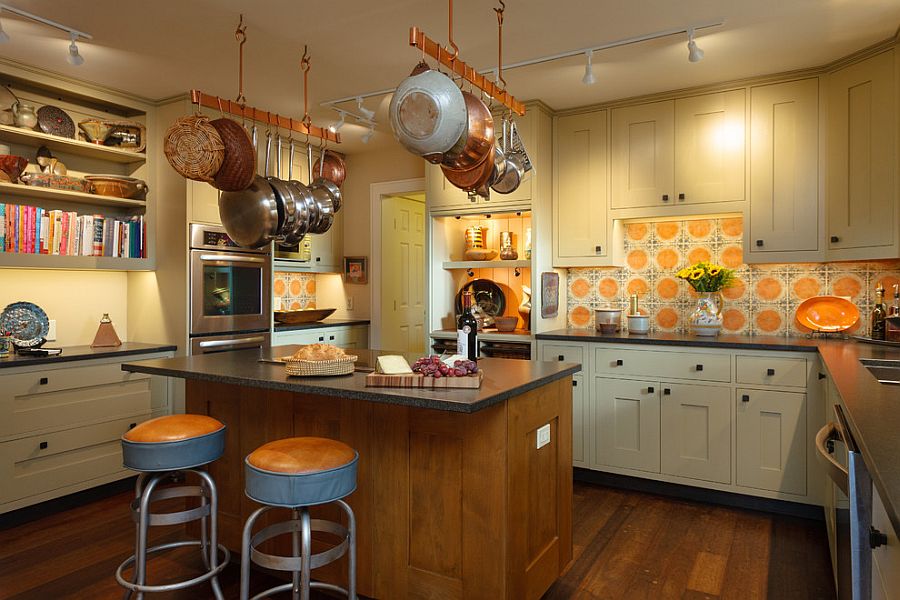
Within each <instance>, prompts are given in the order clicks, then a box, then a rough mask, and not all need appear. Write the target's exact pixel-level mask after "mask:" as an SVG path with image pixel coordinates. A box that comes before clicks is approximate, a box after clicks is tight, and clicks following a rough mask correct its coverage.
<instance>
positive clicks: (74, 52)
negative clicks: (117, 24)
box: [0, 4, 94, 66]
mask: <svg viewBox="0 0 900 600" xmlns="http://www.w3.org/2000/svg"><path fill="white" fill-rule="evenodd" d="M3 11H6V12H11V13H12V14H14V15H18V16H20V17H23V18H25V19H28V20H30V21H34V22H36V23H42V24H44V25H47V26H48V27H53V28H54V29H59V30H60V31H65V32H66V33H68V34H69V39H70V40H71V42H70V43H69V55H68V56H67V57H66V60H68V61H69V64H70V65H76V66H77V65H82V64H84V57H83V56H81V54H79V53H78V45H77V44H76V43H75V42H76V41H77V40H78V38H83V39H86V40H92V39H94V36H92V35H91V34H89V33H85V32H83V31H78V30H77V29H72V28H71V27H69V26H68V25H63V24H62V23H57V22H56V21H51V20H50V19H45V18H44V17H41V16H39V15H36V14H34V13H30V12H28V11H26V10H22V9H21V8H16V7H15V6H10V5H9V4H0V13H2V12H3ZM8 41H9V34H8V33H6V32H5V31H3V24H2V22H0V44H2V43H4V42H8Z"/></svg>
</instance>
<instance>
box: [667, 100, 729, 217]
mask: <svg viewBox="0 0 900 600" xmlns="http://www.w3.org/2000/svg"><path fill="white" fill-rule="evenodd" d="M744 113H745V110H744V90H732V91H730V92H721V93H718V94H705V95H703V96H693V97H690V98H680V99H678V100H676V101H675V190H674V191H675V194H676V198H675V200H676V202H677V203H685V204H703V203H709V202H736V201H740V200H743V199H744Z"/></svg>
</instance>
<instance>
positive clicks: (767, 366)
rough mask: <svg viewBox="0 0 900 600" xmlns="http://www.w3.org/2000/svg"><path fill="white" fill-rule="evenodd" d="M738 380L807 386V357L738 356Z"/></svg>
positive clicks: (763, 383)
mask: <svg viewBox="0 0 900 600" xmlns="http://www.w3.org/2000/svg"><path fill="white" fill-rule="evenodd" d="M736 360H737V382H738V383H746V384H750V385H782V386H790V387H806V359H805V358H785V357H780V356H775V357H770V356H738V357H736Z"/></svg>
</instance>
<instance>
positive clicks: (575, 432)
mask: <svg viewBox="0 0 900 600" xmlns="http://www.w3.org/2000/svg"><path fill="white" fill-rule="evenodd" d="M588 414H589V411H588V407H587V405H586V403H585V393H584V375H582V374H581V373H576V374H575V375H573V376H572V464H573V465H574V466H576V467H586V466H588V462H589V461H588V458H589V456H590V448H589V445H588V443H587V441H588V440H589V438H588V436H587V435H585V430H586V429H587V428H588Z"/></svg>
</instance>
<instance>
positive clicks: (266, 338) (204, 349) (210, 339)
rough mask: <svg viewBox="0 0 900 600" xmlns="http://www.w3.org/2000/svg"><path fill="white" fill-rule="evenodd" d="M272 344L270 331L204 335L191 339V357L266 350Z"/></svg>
mask: <svg viewBox="0 0 900 600" xmlns="http://www.w3.org/2000/svg"><path fill="white" fill-rule="evenodd" d="M271 344H272V338H271V336H270V334H269V332H268V331H258V332H252V333H234V334H225V335H203V336H198V337H192V338H191V355H192V356H197V355H198V354H215V353H217V352H230V351H232V350H248V349H250V348H260V349H261V348H266V347H268V346H270V345H271Z"/></svg>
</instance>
